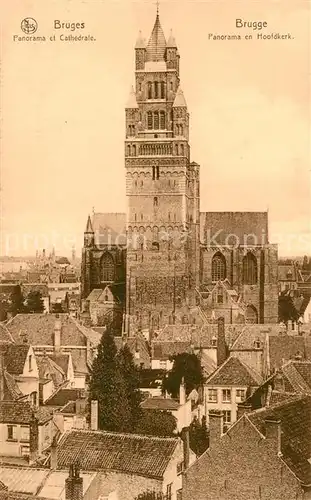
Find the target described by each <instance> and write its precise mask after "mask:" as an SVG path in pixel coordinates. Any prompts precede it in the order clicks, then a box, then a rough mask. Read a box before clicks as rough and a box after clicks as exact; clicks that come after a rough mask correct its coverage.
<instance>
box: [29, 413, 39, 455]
mask: <svg viewBox="0 0 311 500" xmlns="http://www.w3.org/2000/svg"><path fill="white" fill-rule="evenodd" d="M38 455H39V423H38V419H37V417H36V416H35V414H33V416H32V419H31V421H30V424H29V462H35V461H36V460H37V458H38Z"/></svg>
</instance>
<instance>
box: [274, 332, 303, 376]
mask: <svg viewBox="0 0 311 500" xmlns="http://www.w3.org/2000/svg"><path fill="white" fill-rule="evenodd" d="M268 349H269V359H270V370H273V369H275V368H280V367H281V366H282V365H283V364H284V363H286V362H287V361H289V360H290V359H293V358H294V357H295V356H296V355H297V354H298V353H299V354H300V355H301V356H302V359H306V356H305V338H304V337H301V336H299V335H280V336H276V335H272V336H269V347H268Z"/></svg>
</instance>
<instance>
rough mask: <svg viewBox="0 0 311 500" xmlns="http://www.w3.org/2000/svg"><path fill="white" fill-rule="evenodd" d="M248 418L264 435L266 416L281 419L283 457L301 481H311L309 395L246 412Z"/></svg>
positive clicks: (306, 482) (310, 413) (310, 414)
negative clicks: (310, 461)
mask: <svg viewBox="0 0 311 500" xmlns="http://www.w3.org/2000/svg"><path fill="white" fill-rule="evenodd" d="M247 418H248V419H249V420H250V421H251V422H252V423H253V424H254V425H255V426H256V427H257V429H258V430H259V431H260V432H261V433H262V434H263V435H265V419H276V420H280V421H281V430H282V434H281V451H282V454H283V456H282V459H283V460H284V461H285V462H286V464H287V465H288V467H289V468H290V469H291V470H292V471H293V472H294V474H295V475H296V476H297V477H298V478H299V479H300V480H301V481H302V482H303V483H304V484H310V483H311V464H310V463H309V462H308V460H309V459H310V457H311V425H310V422H311V397H310V396H304V397H301V396H297V398H296V399H294V398H292V399H291V400H289V401H285V402H284V403H280V404H277V405H275V406H271V407H268V408H263V409H260V410H256V411H255V412H253V413H249V414H248V415H247Z"/></svg>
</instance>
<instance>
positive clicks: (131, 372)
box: [117, 344, 142, 429]
mask: <svg viewBox="0 0 311 500" xmlns="http://www.w3.org/2000/svg"><path fill="white" fill-rule="evenodd" d="M117 364H118V368H119V370H120V373H121V376H122V378H123V380H124V383H125V389H126V398H127V402H128V406H129V409H130V412H131V420H130V422H129V424H130V425H131V428H132V429H133V428H134V426H135V425H136V423H137V422H138V420H139V419H140V416H141V409H140V403H141V401H142V394H141V392H140V390H139V370H138V368H137V367H136V366H135V363H134V359H133V355H132V353H131V351H130V350H129V348H128V345H127V344H125V345H124V346H123V347H122V348H121V349H120V351H119V352H118V354H117Z"/></svg>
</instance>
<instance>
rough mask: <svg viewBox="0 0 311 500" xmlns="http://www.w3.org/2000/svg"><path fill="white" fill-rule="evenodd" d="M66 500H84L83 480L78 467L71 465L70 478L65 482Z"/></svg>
mask: <svg viewBox="0 0 311 500" xmlns="http://www.w3.org/2000/svg"><path fill="white" fill-rule="evenodd" d="M65 500H83V478H82V477H80V469H79V467H78V465H70V467H69V476H68V477H67V479H66V480H65Z"/></svg>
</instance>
